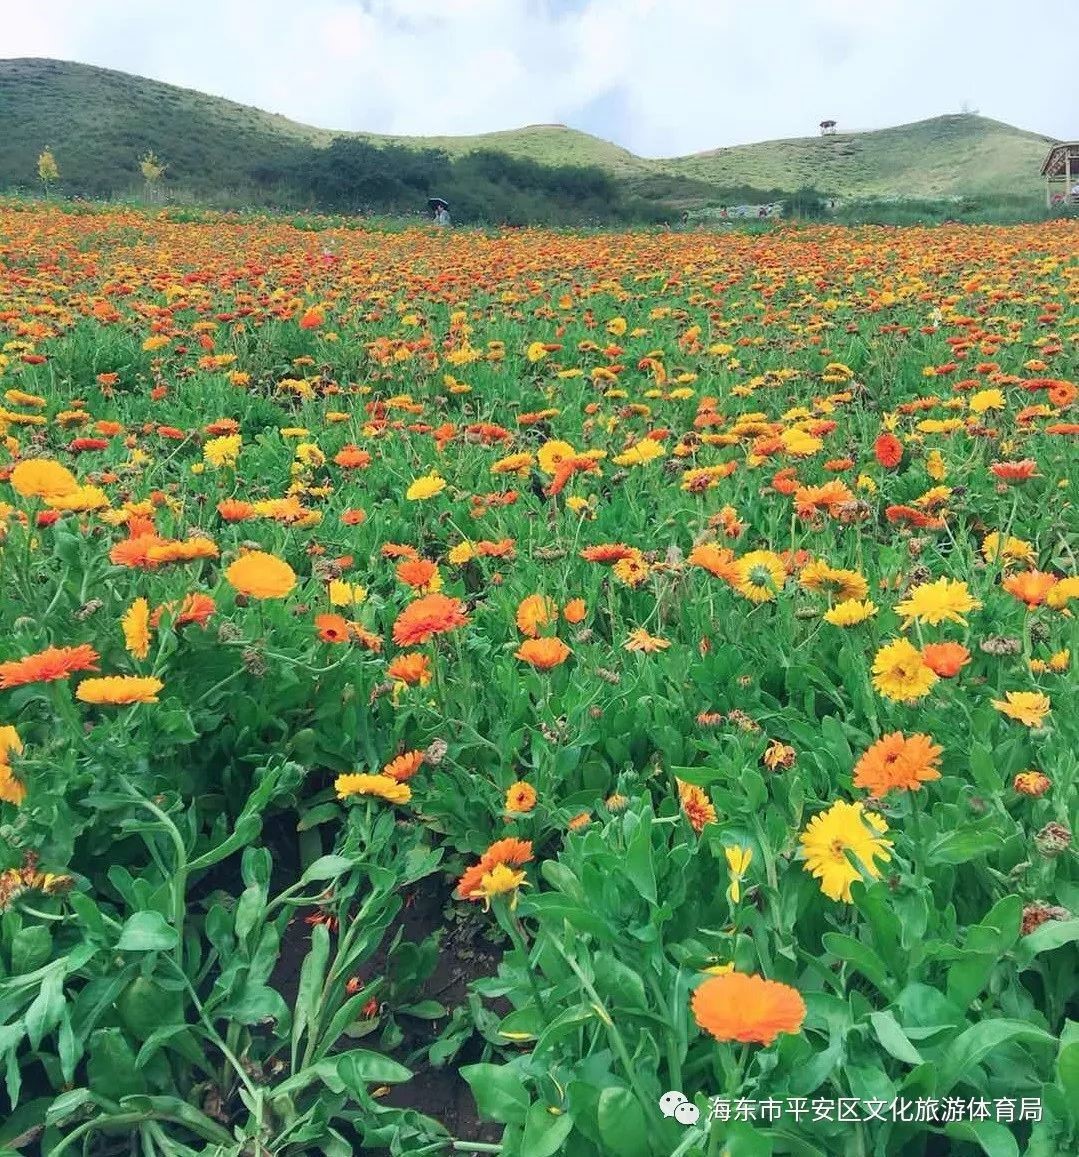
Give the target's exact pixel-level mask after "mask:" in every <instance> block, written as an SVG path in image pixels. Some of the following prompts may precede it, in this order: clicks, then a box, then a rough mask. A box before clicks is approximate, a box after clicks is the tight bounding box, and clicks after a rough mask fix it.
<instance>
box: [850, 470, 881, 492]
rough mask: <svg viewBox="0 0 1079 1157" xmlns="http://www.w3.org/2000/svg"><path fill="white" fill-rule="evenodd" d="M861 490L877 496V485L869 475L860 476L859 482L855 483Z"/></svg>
mask: <svg viewBox="0 0 1079 1157" xmlns="http://www.w3.org/2000/svg"><path fill="white" fill-rule="evenodd" d="M854 485H855V486H857V487H858V489H859V490H864V491H865V492H866V494H876V492H877V484H876V482H874V481H873V479H872V478H870V477H869V475H868V474H859V475H858V480H857V481H856V482H855V483H854Z"/></svg>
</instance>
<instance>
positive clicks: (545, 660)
mask: <svg viewBox="0 0 1079 1157" xmlns="http://www.w3.org/2000/svg"><path fill="white" fill-rule="evenodd" d="M572 654H573V652H572V651H571V650H570V649H569V647H567V646H566V644H565V643H563V642H562V640H561V639H552V638H542V639H525V641H524V642H523V643H522V644H521V645H520V647H518V648H517V650H516V651H515V652H514V655H515V656H516V657H517V658H518V659H520V660H521V661H522V662H524V663H528V664H530V665H531V666H533V667H535V668H536V669H537V670H539V671H550V670H551V668H552V667H558V666H560V665H561V664H562V663H564V662H565V661H566V660H567V659H568V658H569V657H570V655H572Z"/></svg>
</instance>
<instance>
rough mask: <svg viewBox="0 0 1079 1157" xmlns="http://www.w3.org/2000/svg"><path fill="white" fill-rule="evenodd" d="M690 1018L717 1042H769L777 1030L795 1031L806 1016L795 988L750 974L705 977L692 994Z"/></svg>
mask: <svg viewBox="0 0 1079 1157" xmlns="http://www.w3.org/2000/svg"><path fill="white" fill-rule="evenodd" d="M690 1007H691V1008H692V1010H693V1018H694V1020H696V1022H697V1024H698V1025H699V1026H700V1027H701V1028H702V1029H704V1031H705V1032H707V1033H711V1035H712V1036H714V1037H715V1038H716V1040H718V1041H741V1042H743V1043H744V1044H762V1045H770V1044H771V1043H772V1042H773V1041H774V1040H775V1039H776V1037H777V1036H779V1034H780V1033H781V1032H786V1033H796V1032H799V1031H800V1030H801V1028H802V1022H803V1021H804V1020H805V1017H806V1006H805V1001H804V1000H803V999H802V997H801V994H800V993H799V992H798V990H797V989H795V988H791V986H790V985H788V984H781V983H780V982H779V981H775V980H765V979H764V977H762V976H756V975H754V974H752V973H744V972H727V973H724V974H723V975H721V976H711V977H709V978H708V979H707V980H706V981H705V982H704V983H703V984H702V985H700V987H699V988H697V990H696V991H695V992H694V993H693V997H692V1000H691V1001H690Z"/></svg>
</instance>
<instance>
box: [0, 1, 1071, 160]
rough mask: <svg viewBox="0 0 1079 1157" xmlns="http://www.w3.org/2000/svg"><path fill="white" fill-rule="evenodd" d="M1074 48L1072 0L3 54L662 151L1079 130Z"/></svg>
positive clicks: (506, 18)
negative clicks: (970, 127) (856, 136)
mask: <svg viewBox="0 0 1079 1157" xmlns="http://www.w3.org/2000/svg"><path fill="white" fill-rule="evenodd" d="M1077 43H1079V0H1022V2H1020V0H771V2H769V0H741V2H736V0H183V2H181V3H176V2H174V0H166V2H161V0H25V2H24V0H0V57H12V56H51V57H56V58H59V59H65V60H78V61H82V62H83V63H86V64H97V65H102V66H105V67H108V68H118V69H123V70H124V71H126V72H132V73H136V74H138V75H140V76H149V77H153V78H155V79H157V80H164V81H168V82H170V83H172V84H179V85H184V86H186V87H188V88H197V89H201V90H203V91H205V92H210V93H214V94H216V95H219V96H227V97H230V98H231V99H233V100H238V101H242V102H243V103H244V104H252V105H256V106H257V107H259V108H263V109H268V110H269V111H271V112H278V113H283V114H285V115H286V116H289V117H292V118H293V119H295V120H301V121H306V122H307V123H309V124H314V125H319V126H321V127H324V128H331V129H356V130H367V131H371V132H383V133H403V134H442V133H451V134H456V133H478V132H484V131H488V130H493V129H506V128H517V127H519V126H521V125H526V124H539V123H551V122H561V123H564V124H569V125H572V126H573V127H574V128H579V129H584V130H585V131H586V132H590V133H594V134H595V135H597V136H600V137H604V138H606V139H607V140H613V141H615V142H617V143H618V144H620V145H624V146H625V147H626V148H628V149H631V150H632V151H633V152H635V153H638V154H640V155H642V156H652V157H657V156H673V155H679V154H683V153H690V152H696V151H699V150H704V149H709V148H715V147H718V146H722V145H732V144H740V143H745V142H749V141H758V140H767V139H771V138H775V137H788V136H804V135H807V134H811V133H813V132H815V131H816V126H817V122H818V121H820V120H821V119H823V118H825V117H830V118H834V119H835V120H837V121H838V122H839V126H840V128H841V129H842V128H844V127H846V128H850V129H870V128H884V127H886V126H888V125H894V124H903V123H906V122H909V121H914V120H920V119H922V118H924V117H930V116H936V115H938V114H941V113H956V112H959V111H961V110H962V109H963V108H964V107H966V108H968V109H972V110H977V111H979V112H981V113H982V115H983V116H990V117H994V118H996V119H998V120H1003V121H1008V122H1009V123H1011V124H1015V125H1018V126H1020V127H1021V128H1025V129H1031V130H1033V131H1035V132H1041V133H1045V134H1048V135H1050V136H1057V137H1066V138H1071V139H1074V138H1079V67H1077V66H1076V50H1075V46H1076V44H1077ZM1064 45H1067V46H1068V51H1067V53H1066V54H1058V53H1057V51H1056V49H1057V46H1064Z"/></svg>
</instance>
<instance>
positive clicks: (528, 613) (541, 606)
mask: <svg viewBox="0 0 1079 1157" xmlns="http://www.w3.org/2000/svg"><path fill="white" fill-rule="evenodd" d="M557 618H558V604H557V603H556V602H555V601H554V599H551V598H548V597H547V596H546V595H528V596H527V597H526V598H523V599H522V600H521V601H520V603H519V604H518V606H517V630H518V631H520V632H521V634H522V635H527V636H528V638H530V639H535V638H537V637H538V635H539V633H540V628H541V627H546V626H548V625H549V624H551V623H553V622H554V621H555V620H556V619H557Z"/></svg>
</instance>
